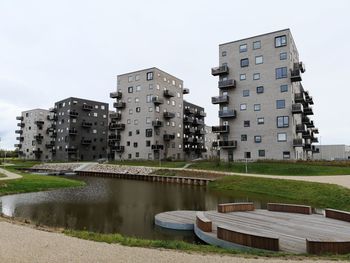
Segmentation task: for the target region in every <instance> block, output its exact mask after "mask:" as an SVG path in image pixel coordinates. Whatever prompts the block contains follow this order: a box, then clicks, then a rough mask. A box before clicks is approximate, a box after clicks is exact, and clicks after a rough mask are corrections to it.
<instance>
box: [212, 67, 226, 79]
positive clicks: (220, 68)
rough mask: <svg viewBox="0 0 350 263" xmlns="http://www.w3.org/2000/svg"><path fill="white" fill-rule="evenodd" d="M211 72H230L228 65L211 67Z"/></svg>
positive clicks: (220, 73)
mask: <svg viewBox="0 0 350 263" xmlns="http://www.w3.org/2000/svg"><path fill="white" fill-rule="evenodd" d="M211 74H212V75H213V76H218V75H224V74H228V66H226V65H225V66H220V67H215V68H212V69H211Z"/></svg>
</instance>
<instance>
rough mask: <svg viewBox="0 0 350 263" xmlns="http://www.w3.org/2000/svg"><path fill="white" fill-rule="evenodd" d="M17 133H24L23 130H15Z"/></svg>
mask: <svg viewBox="0 0 350 263" xmlns="http://www.w3.org/2000/svg"><path fill="white" fill-rule="evenodd" d="M15 133H18V134H22V133H23V130H15Z"/></svg>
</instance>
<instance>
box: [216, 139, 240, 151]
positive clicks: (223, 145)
mask: <svg viewBox="0 0 350 263" xmlns="http://www.w3.org/2000/svg"><path fill="white" fill-rule="evenodd" d="M219 146H220V147H221V148H223V149H228V148H237V141H226V140H224V141H219Z"/></svg>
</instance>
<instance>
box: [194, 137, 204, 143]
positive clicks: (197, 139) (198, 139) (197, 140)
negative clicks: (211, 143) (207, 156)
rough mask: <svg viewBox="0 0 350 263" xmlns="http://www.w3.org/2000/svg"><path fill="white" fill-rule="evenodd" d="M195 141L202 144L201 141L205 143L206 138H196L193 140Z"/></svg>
mask: <svg viewBox="0 0 350 263" xmlns="http://www.w3.org/2000/svg"><path fill="white" fill-rule="evenodd" d="M193 142H194V143H196V144H201V143H204V140H203V139H202V138H196V139H194V140H193Z"/></svg>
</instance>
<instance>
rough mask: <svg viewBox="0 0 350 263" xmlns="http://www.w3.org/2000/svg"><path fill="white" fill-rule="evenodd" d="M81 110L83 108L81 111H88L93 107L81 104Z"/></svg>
mask: <svg viewBox="0 0 350 263" xmlns="http://www.w3.org/2000/svg"><path fill="white" fill-rule="evenodd" d="M82 108H83V110H86V111H90V110H92V109H93V108H94V107H93V106H92V105H89V104H83V106H82Z"/></svg>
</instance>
